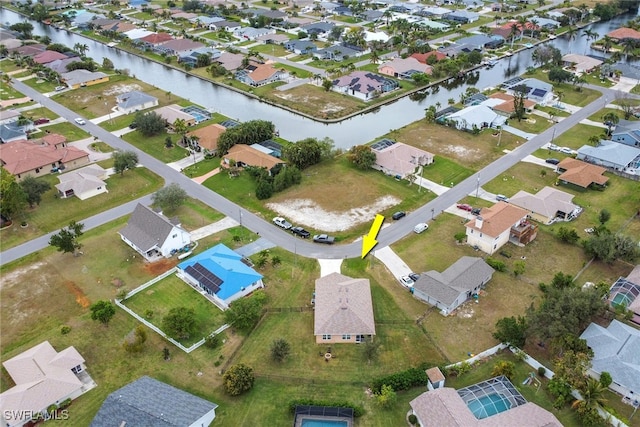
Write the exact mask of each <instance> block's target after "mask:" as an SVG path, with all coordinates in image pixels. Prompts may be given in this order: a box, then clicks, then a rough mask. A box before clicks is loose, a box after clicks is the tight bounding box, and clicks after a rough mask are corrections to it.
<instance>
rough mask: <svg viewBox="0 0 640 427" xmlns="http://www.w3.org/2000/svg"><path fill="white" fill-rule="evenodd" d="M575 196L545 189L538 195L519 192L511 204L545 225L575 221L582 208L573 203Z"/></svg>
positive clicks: (511, 200) (548, 188) (510, 201)
mask: <svg viewBox="0 0 640 427" xmlns="http://www.w3.org/2000/svg"><path fill="white" fill-rule="evenodd" d="M572 200H573V194H569V193H566V192H564V191H560V190H556V189H555V188H552V187H544V188H543V189H542V190H540V191H538V192H537V193H536V194H531V193H527V192H526V191H524V190H520V191H518V192H517V193H516V194H515V196H513V197H511V198H510V199H509V203H511V204H512V205H514V206H518V207H520V208H522V209H525V210H526V211H528V212H529V217H530V218H531V219H533V220H535V221H538V222H541V223H543V224H551V223H553V222H554V221H557V220H560V221H570V220H572V219H575V218H576V217H577V216H578V215H579V214H580V212H582V208H580V207H579V206H578V205H576V204H574V203H573V202H572Z"/></svg>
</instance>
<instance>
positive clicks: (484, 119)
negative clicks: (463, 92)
mask: <svg viewBox="0 0 640 427" xmlns="http://www.w3.org/2000/svg"><path fill="white" fill-rule="evenodd" d="M444 120H445V121H446V122H448V123H453V124H455V127H456V129H459V130H467V131H474V130H476V129H478V130H481V129H485V128H497V127H499V126H504V125H505V124H506V122H507V117H504V116H503V115H501V114H497V113H496V112H494V111H493V110H492V109H491V108H489V107H487V106H485V105H471V106H469V107H465V108H463V109H462V110H460V111H456V112H454V113H451V114H448V115H446V116H444Z"/></svg>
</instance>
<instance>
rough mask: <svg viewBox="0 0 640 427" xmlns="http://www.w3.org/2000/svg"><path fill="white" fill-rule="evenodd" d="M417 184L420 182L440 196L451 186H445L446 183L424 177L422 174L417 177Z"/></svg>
mask: <svg viewBox="0 0 640 427" xmlns="http://www.w3.org/2000/svg"><path fill="white" fill-rule="evenodd" d="M416 184H418V185H419V186H421V187H422V188H426V189H427V190H430V191H432V192H433V193H435V194H437V195H438V196H439V195H441V194H444V193H446V192H447V191H449V190H450V188H449V187H445V186H444V185H440V184H436V183H435V182H433V181H429V180H428V179H424V178H422V177H420V176H418V177H417V179H416Z"/></svg>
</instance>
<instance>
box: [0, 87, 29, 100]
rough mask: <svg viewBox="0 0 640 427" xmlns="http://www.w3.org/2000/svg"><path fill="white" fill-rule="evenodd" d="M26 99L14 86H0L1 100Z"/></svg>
mask: <svg viewBox="0 0 640 427" xmlns="http://www.w3.org/2000/svg"><path fill="white" fill-rule="evenodd" d="M16 98H24V94H22V93H21V92H18V91H17V90H15V89H14V88H13V86H10V85H7V84H4V83H3V84H2V85H0V100H2V101H6V100H7V99H16Z"/></svg>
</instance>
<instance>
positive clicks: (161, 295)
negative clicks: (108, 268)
mask: <svg viewBox="0 0 640 427" xmlns="http://www.w3.org/2000/svg"><path fill="white" fill-rule="evenodd" d="M123 303H124V305H126V306H127V307H128V308H130V309H131V310H133V311H134V312H136V313H137V314H138V315H140V316H142V317H145V316H146V315H145V313H147V311H148V310H151V311H152V312H153V316H152V317H151V319H149V318H147V320H148V321H150V322H151V323H153V324H154V325H155V326H157V327H159V328H160V329H162V319H163V318H164V316H166V315H167V314H168V313H169V311H170V310H171V309H172V308H176V307H186V308H190V309H193V311H194V312H195V319H196V331H197V332H196V333H194V334H193V335H192V336H191V337H190V338H187V339H183V340H178V341H179V342H180V343H181V344H183V345H184V346H186V347H189V346H190V345H193V344H195V343H196V342H198V341H200V340H201V339H202V338H204V337H205V336H207V335H208V334H210V333H211V332H213V331H215V330H216V329H218V328H219V327H220V326H222V325H224V323H225V322H224V314H223V312H222V310H220V309H219V308H218V307H216V306H215V305H214V304H213V303H212V302H211V301H209V300H208V299H206V298H205V297H204V296H202V295H200V293H199V292H198V291H196V290H195V289H193V288H192V287H191V286H189V285H188V284H186V283H185V282H183V281H182V280H181V279H179V278H178V277H176V276H175V275H171V276H168V277H167V278H165V279H162V280H161V281H159V282H158V283H156V284H154V285H153V286H151V287H149V288H147V289H145V290H144V291H142V292H139V293H137V294H135V295H134V296H132V297H130V298H127V299H126V300H124V301H123Z"/></svg>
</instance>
